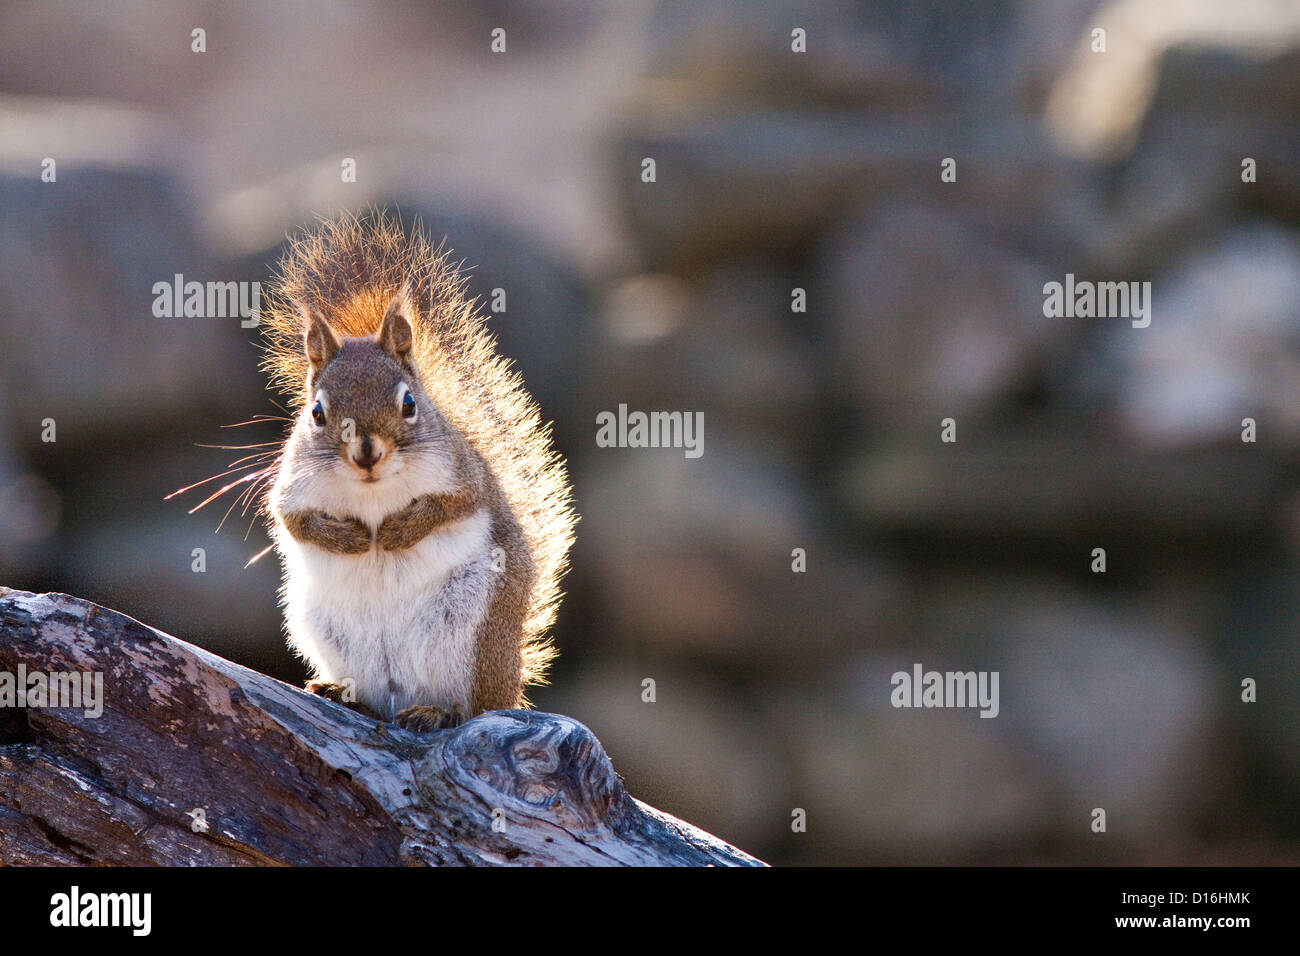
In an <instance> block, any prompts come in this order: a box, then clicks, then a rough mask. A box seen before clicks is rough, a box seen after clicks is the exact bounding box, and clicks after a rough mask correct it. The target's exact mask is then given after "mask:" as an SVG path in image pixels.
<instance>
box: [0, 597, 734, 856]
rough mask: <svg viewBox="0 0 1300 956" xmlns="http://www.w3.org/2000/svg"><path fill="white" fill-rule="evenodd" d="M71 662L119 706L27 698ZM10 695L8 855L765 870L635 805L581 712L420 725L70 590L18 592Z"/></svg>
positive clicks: (0, 656)
mask: <svg viewBox="0 0 1300 956" xmlns="http://www.w3.org/2000/svg"><path fill="white" fill-rule="evenodd" d="M20 672H21V673H20ZM71 673H75V674H92V675H93V674H100V675H102V681H103V684H102V688H103V690H102V701H101V703H102V713H100V714H98V715H95V714H94V707H93V703H94V702H93V699H92V698H93V683H92V684H88V685H86V689H87V691H88V696H87V698H85V699H82V700H72V699H71V698H70V697H69V698H65V699H63V700H52V699H51V700H46V701H41V700H40V699H39V696H34V698H33V699H28V700H25V701H23V700H19V699H18V698H17V697H16V696H12V695H13V693H14V688H15V686H16V685H17V684H18V683H22V684H23V687H24V689H26V688H32V689H33V693H34V691H35V688H37V687H38V686H39V684H40V679H35V680H34V679H33V678H32V676H31V675H34V674H41V675H46V676H47V677H48V676H49V675H55V674H71ZM5 675H9V676H8V678H7V686H8V688H9V692H10V694H11V696H10V697H9V698H6V697H5V696H4V692H5V686H6V685H5ZM20 676H22V677H23V678H24V681H22V682H20V681H19V680H18V678H19V677H20ZM69 683H70V684H72V683H73V682H69ZM66 686H67V685H65V687H66ZM4 703H7V704H9V705H10V706H0V862H2V863H5V864H71V865H76V864H164V865H231V864H234V865H241V864H290V865H304V864H306V865H389V864H416V865H419V864H427V865H441V864H461V865H486V864H516V865H524V864H534V865H539V864H561V865H564V864H595V865H618V864H632V865H635V864H650V865H757V864H759V861H758V860H756V859H754V858H753V857H751V856H749V855H747V854H745V853H743V852H741V851H740V850H737V849H736V848H735V847H732V846H729V845H727V844H726V843H723V842H722V841H720V840H718V839H717V838H715V837H713V836H711V835H709V834H707V833H705V832H703V831H702V830H699V829H697V828H695V827H693V826H691V825H689V824H687V823H684V822H682V821H681V820H677V819H675V818H674V817H671V816H668V815H667V814H664V813H661V812H659V811H657V810H655V809H654V808H652V807H649V806H647V805H646V804H644V803H641V802H640V801H638V800H635V799H633V798H632V797H631V796H629V795H628V793H627V791H626V790H625V789H624V788H623V784H622V781H621V780H620V779H619V777H618V775H617V774H615V773H614V769H613V767H612V766H611V765H610V762H609V758H608V757H607V756H606V755H605V751H604V749H603V748H602V747H601V745H600V742H599V741H597V740H596V738H595V736H593V735H592V733H591V731H590V730H588V729H587V728H586V727H584V726H583V725H582V724H580V723H578V722H577V721H574V720H570V719H569V718H567V717H562V716H557V715H555V714H546V713H538V712H535V711H523V710H513V711H497V712H493V713H488V714H483V715H481V716H479V717H477V718H475V719H473V720H471V721H469V722H467V723H466V724H464V725H463V726H461V727H458V728H456V729H455V730H446V731H440V732H435V733H429V734H417V733H414V732H410V731H406V730H402V729H400V728H398V727H396V726H395V725H392V724H387V723H383V722H380V721H376V720H373V719H367V718H364V717H362V716H360V715H358V714H356V713H354V712H353V711H350V710H348V709H347V708H345V707H343V706H342V705H340V704H336V703H331V702H330V701H327V700H324V699H321V698H319V697H314V696H312V695H311V694H308V693H306V692H304V691H302V690H299V689H298V688H296V687H291V686H289V685H288V684H285V683H282V682H280V681H277V680H274V679H273V678H270V677H267V676H265V675H262V674H258V673H256V672H255V671H251V670H249V669H247V668H245V667H241V666H239V665H238V664H234V663H232V662H231V661H227V660H224V659H223V658H220V657H217V656H216V655H214V654H210V653H208V652H207V651H204V650H202V649H200V648H197V647H194V646H193V645H190V644H187V643H185V642H184V641H181V640H177V639H176V638H174V637H171V636H170V635H167V634H163V633H162V632H160V631H157V630H155V629H153V628H150V627H147V626H145V625H144V624H141V623H140V622H138V621H136V620H134V619H132V618H130V617H127V616H126V615H125V614H121V613H119V612H117V611H112V610H109V609H107V608H104V607H100V606H99V605H96V604H93V603H91V602H89V601H84V600H81V599H78V598H75V597H69V596H68V595H64V594H40V595H37V594H30V593H28V592H25V591H15V590H11V589H8V588H0V704H4ZM56 703H77V704H80V705H82V706H80V707H53V706H48V705H50V704H56ZM19 704H23V705H24V706H19ZM42 704H44V706H42ZM88 704H90V705H92V706H87V705H88Z"/></svg>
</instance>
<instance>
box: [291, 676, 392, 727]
mask: <svg viewBox="0 0 1300 956" xmlns="http://www.w3.org/2000/svg"><path fill="white" fill-rule="evenodd" d="M306 689H307V693H309V694H315V695H316V696H317V697H324V698H325V699H326V700H332V701H334V703H336V704H342V705H343V706H344V707H346V708H347V709H348V710H355V711H356V712H357V713H358V714H360V715H361V716H362V717H373V718H374V719H375V720H378V719H379V715H378V714H377V713H375V712H374V711H373V710H371V709H370V708H369V707H367V706H366V705H365V704H363V703H361V701H359V700H348V699H347V696H346V695H347V694H348V693H349V691H348V688H346V687H344V686H343V685H342V684H335V683H333V682H331V681H327V680H309V681H307V685H306Z"/></svg>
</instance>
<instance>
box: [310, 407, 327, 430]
mask: <svg viewBox="0 0 1300 956" xmlns="http://www.w3.org/2000/svg"><path fill="white" fill-rule="evenodd" d="M311 420H312V421H314V422H315V423H316V424H317V425H318V426H320V427H324V425H325V406H324V405H322V404H321V403H320V402H317V403H316V404H315V405H313V406H312V407H311Z"/></svg>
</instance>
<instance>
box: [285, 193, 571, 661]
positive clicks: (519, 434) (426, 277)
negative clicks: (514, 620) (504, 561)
mask: <svg viewBox="0 0 1300 956" xmlns="http://www.w3.org/2000/svg"><path fill="white" fill-rule="evenodd" d="M406 283H409V284H410V288H411V290H412V298H413V301H414V302H415V304H416V307H417V310H418V313H419V316H418V327H417V328H416V330H415V349H414V354H415V364H416V366H417V367H418V368H419V370H420V374H421V376H422V378H423V379H424V384H425V388H426V389H427V390H428V392H429V396H430V397H431V398H432V399H433V400H434V401H435V402H436V403H437V404H438V407H439V408H440V409H441V410H442V412H443V414H444V415H445V416H446V417H447V419H448V420H449V421H450V422H451V424H452V425H454V426H455V427H456V428H458V429H460V431H461V432H462V433H463V434H464V435H465V436H466V438H468V439H469V441H470V443H471V444H473V445H474V447H475V448H476V449H478V451H479V453H480V454H481V455H483V457H484V459H485V460H486V461H487V463H488V465H489V466H490V467H491V468H492V470H493V472H494V473H495V474H496V476H497V480H498V481H499V482H500V483H501V487H502V490H503V492H504V493H505V496H506V499H507V501H508V502H509V504H510V506H511V508H512V509H513V510H514V512H515V514H516V515H517V516H518V518H519V521H520V524H521V525H522V526H523V530H524V534H525V536H526V538H527V540H528V546H529V550H530V551H531V552H532V556H533V561H534V564H535V565H536V568H537V582H536V584H535V585H534V588H533V595H532V600H531V602H530V606H529V614H528V618H527V620H526V622H525V631H524V634H525V642H524V678H525V683H526V684H536V683H545V680H544V673H545V670H546V667H547V665H548V664H549V663H550V662H551V660H552V659H553V658H554V656H555V649H554V646H553V645H552V644H551V642H550V639H549V637H548V636H547V632H548V630H549V629H550V626H551V624H552V623H553V622H554V620H555V611H556V607H557V605H558V603H559V597H560V590H559V580H560V577H561V575H562V574H563V573H564V570H565V568H566V567H567V564H568V553H569V548H570V546H571V545H572V543H573V526H574V524H575V522H576V521H577V516H576V515H575V514H574V511H573V504H572V492H571V488H570V485H569V479H568V475H567V473H566V471H565V467H564V462H563V460H562V459H561V458H560V457H559V455H558V454H556V452H555V451H554V450H553V448H552V445H551V431H550V426H549V424H543V422H542V419H541V413H540V410H539V409H538V406H537V403H536V402H534V401H533V399H532V397H531V396H530V395H529V394H528V392H527V390H526V389H525V387H524V383H523V380H522V378H520V376H519V374H518V373H517V372H516V371H514V370H513V369H512V368H511V364H510V362H509V360H507V359H505V358H502V357H501V356H499V355H497V354H496V350H495V347H494V346H495V337H494V336H493V335H492V334H491V333H490V332H489V331H488V330H487V328H486V327H485V323H484V317H483V315H482V314H481V313H480V311H479V309H478V302H477V300H471V299H469V298H467V297H466V293H465V276H464V274H463V273H462V272H461V271H460V269H459V266H458V264H455V263H453V262H451V261H450V251H449V250H447V249H446V248H445V247H443V246H441V245H439V246H435V245H433V244H432V243H431V242H430V241H429V239H428V237H427V236H426V235H425V234H424V233H423V231H422V230H420V229H419V228H418V227H417V228H416V229H414V230H413V231H412V232H410V233H407V232H405V231H404V230H403V229H402V227H401V224H400V223H399V222H398V221H397V219H396V218H394V217H392V216H390V215H389V214H388V213H386V212H384V211H382V210H375V211H372V212H370V213H368V214H366V215H365V216H362V217H358V216H354V215H350V214H349V215H344V216H342V217H339V218H336V219H328V220H327V219H322V221H321V224H320V228H319V229H318V230H316V231H315V232H310V233H307V234H304V235H301V236H298V237H296V238H294V239H293V240H292V241H291V245H290V247H289V250H288V252H287V253H286V254H285V255H284V257H283V258H282V259H281V261H280V265H279V273H278V275H277V276H276V277H275V278H274V279H273V281H272V283H271V290H270V294H269V296H268V301H267V305H266V307H265V308H264V309H263V311H262V325H263V327H264V329H265V331H266V334H267V337H268V343H267V349H266V358H265V360H264V361H263V367H264V368H265V369H266V371H267V372H268V373H269V374H270V377H271V381H272V384H273V385H274V386H276V387H277V388H279V389H280V390H282V391H284V392H285V393H286V394H287V395H289V396H290V399H291V401H292V402H293V403H294V407H295V408H296V407H298V406H299V405H300V404H301V403H302V401H303V400H304V398H305V387H304V385H305V382H306V379H307V357H306V354H305V352H304V350H303V334H304V332H305V329H304V328H303V325H302V319H301V312H300V310H299V308H298V306H304V307H307V308H308V309H310V308H317V309H319V310H320V311H321V312H322V314H324V316H325V318H326V320H327V321H328V322H329V323H330V325H331V326H332V327H333V328H334V329H335V331H336V332H338V333H339V334H340V335H343V336H349V335H369V334H373V333H374V332H375V331H376V330H377V329H378V328H379V323H380V320H381V319H382V318H383V314H384V309H385V308H386V307H387V305H388V302H389V301H390V300H391V299H392V297H393V296H394V295H395V294H396V293H397V292H398V290H400V289H401V288H402V286H403V285H404V284H406Z"/></svg>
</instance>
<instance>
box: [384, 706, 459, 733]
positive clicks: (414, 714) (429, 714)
mask: <svg viewBox="0 0 1300 956" xmlns="http://www.w3.org/2000/svg"><path fill="white" fill-rule="evenodd" d="M393 723H395V724H397V726H399V727H403V728H405V729H406V730H414V731H416V732H417V733H423V732H425V731H429V730H446V729H447V728H449V727H459V726H460V725H461V724H463V723H465V711H463V710H462V709H461V707H460V705H459V704H453V705H452V706H450V707H425V706H420V707H407V708H406V709H405V710H399V711H398V712H397V716H396V717H394V718H393Z"/></svg>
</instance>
